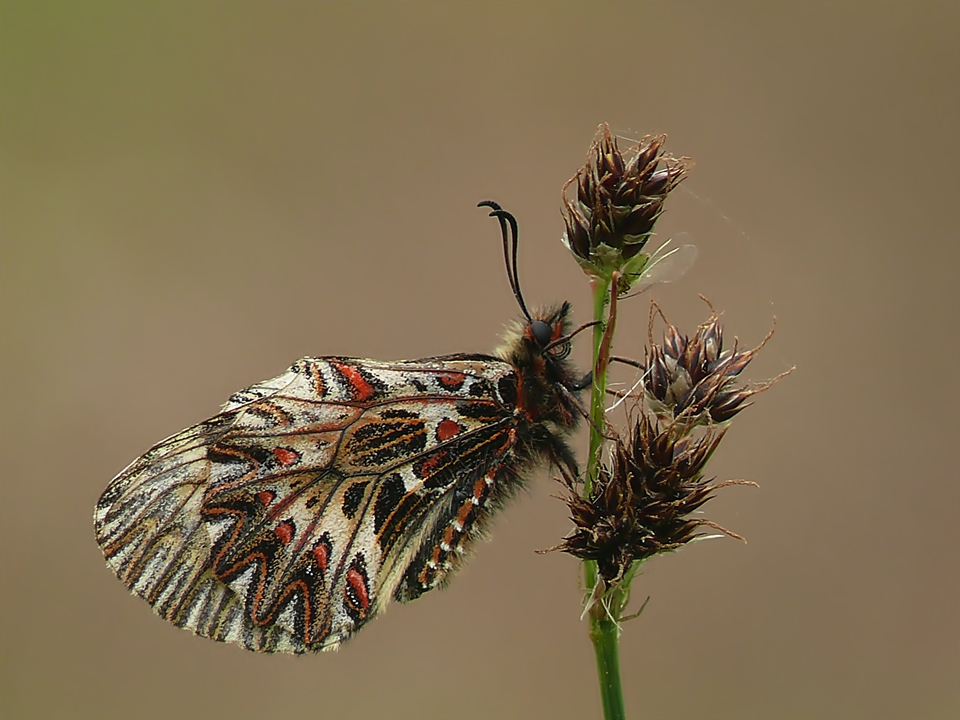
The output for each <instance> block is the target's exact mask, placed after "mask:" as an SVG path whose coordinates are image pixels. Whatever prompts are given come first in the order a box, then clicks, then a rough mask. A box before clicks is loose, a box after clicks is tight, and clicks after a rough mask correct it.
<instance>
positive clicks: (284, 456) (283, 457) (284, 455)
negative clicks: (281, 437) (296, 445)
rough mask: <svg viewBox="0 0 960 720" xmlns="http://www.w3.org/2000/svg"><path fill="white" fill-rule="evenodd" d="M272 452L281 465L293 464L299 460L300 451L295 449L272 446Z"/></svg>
mask: <svg viewBox="0 0 960 720" xmlns="http://www.w3.org/2000/svg"><path fill="white" fill-rule="evenodd" d="M273 454H274V455H275V456H276V458H277V462H278V463H280V464H281V465H283V466H285V467H286V466H289V465H295V464H296V463H297V461H299V460H300V453H298V452H297V451H296V450H290V449H289V448H282V447H278V448H274V449H273Z"/></svg>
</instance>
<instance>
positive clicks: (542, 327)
mask: <svg viewBox="0 0 960 720" xmlns="http://www.w3.org/2000/svg"><path fill="white" fill-rule="evenodd" d="M530 333H531V334H532V335H533V339H534V340H536V342H537V345H539V346H540V347H542V348H543V347H546V346H547V345H549V344H550V341H551V340H552V339H553V328H551V327H550V326H549V325H547V323H545V322H544V321H543V320H534V321H533V322H532V323H530Z"/></svg>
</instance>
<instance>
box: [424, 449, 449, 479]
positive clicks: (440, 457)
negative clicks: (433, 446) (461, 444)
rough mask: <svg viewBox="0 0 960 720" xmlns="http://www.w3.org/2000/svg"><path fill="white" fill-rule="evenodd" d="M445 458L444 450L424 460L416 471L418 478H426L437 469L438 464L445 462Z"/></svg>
mask: <svg viewBox="0 0 960 720" xmlns="http://www.w3.org/2000/svg"><path fill="white" fill-rule="evenodd" d="M446 458H447V453H446V451H444V450H441V451H440V452H437V453H434V454H433V455H431V456H430V457H428V458H427V459H426V460H424V461H423V462H422V463H420V469H419V471H418V474H419V475H420V477H427V476H428V475H429V474H430V473H432V472H433V471H434V470H436V469H437V467H438V466H439V465H440V463H441V462H443V461H444V460H446Z"/></svg>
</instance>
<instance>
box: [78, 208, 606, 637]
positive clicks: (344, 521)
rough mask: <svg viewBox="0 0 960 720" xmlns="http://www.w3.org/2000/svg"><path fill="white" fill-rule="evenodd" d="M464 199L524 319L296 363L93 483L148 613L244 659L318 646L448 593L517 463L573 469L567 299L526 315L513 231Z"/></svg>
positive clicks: (574, 390) (110, 553)
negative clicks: (458, 342)
mask: <svg viewBox="0 0 960 720" xmlns="http://www.w3.org/2000/svg"><path fill="white" fill-rule="evenodd" d="M480 205H481V206H486V207H489V208H491V213H490V214H491V216H493V217H496V218H497V219H498V220H499V222H500V230H501V237H502V240H503V252H504V259H505V264H506V266H507V276H508V279H509V282H510V286H511V289H512V290H513V293H514V296H515V297H516V299H517V301H518V303H519V305H520V309H521V311H522V313H523V319H522V321H520V322H519V323H517V324H516V326H515V327H513V328H512V329H511V330H510V332H508V334H507V335H506V337H505V340H504V344H503V346H502V347H500V348H499V349H498V350H497V351H496V352H495V353H494V354H492V355H483V354H457V355H444V356H438V357H428V358H422V359H419V360H404V361H397V362H381V361H377V360H366V359H351V358H344V357H316V358H314V357H306V358H303V359H301V360H298V361H297V362H295V363H294V364H293V365H292V366H291V367H290V368H289V369H288V370H287V371H286V372H285V373H283V374H281V375H279V376H277V377H275V378H273V379H272V380H266V381H264V382H260V383H257V384H255V385H252V386H250V387H249V388H247V389H245V390H242V391H240V392H238V393H235V394H234V395H233V396H232V397H231V398H230V400H229V401H228V402H227V403H226V404H225V405H224V406H223V409H222V410H221V411H220V412H219V413H218V414H217V415H214V416H213V417H211V418H210V419H208V420H204V421H203V422H201V423H199V424H197V425H194V426H193V427H190V428H187V429H186V430H183V431H182V432H179V433H177V434H176V435H173V436H171V437H169V438H167V439H166V440H163V441H162V442H160V443H158V444H157V445H155V446H154V447H153V448H151V449H150V450H148V451H147V452H146V453H145V454H144V455H142V456H141V457H139V458H138V459H136V460H134V461H133V462H132V463H131V464H130V465H128V466H127V467H126V468H125V469H124V470H123V471H122V472H120V474H119V475H117V476H116V477H115V478H114V479H113V481H112V482H111V483H110V484H109V485H108V487H107V488H106V490H105V491H104V493H103V494H102V495H101V497H100V499H99V501H98V503H97V505H96V510H95V514H94V522H95V528H96V536H97V542H98V543H99V545H100V548H101V549H102V551H103V554H104V557H105V558H106V561H107V565H108V566H109V567H110V569H111V570H112V571H113V572H114V573H115V574H116V576H117V577H118V578H119V579H120V580H121V581H122V582H123V583H124V585H126V586H127V587H128V588H129V589H130V590H131V591H132V592H133V593H134V594H135V595H138V596H140V597H141V598H143V599H144V600H146V601H147V602H148V603H150V605H152V606H153V609H154V610H155V611H156V612H157V613H158V614H159V615H160V616H161V617H163V618H165V619H166V620H169V621H170V622H171V623H173V624H174V625H177V626H179V627H182V628H186V629H189V630H192V631H193V632H194V633H196V634H197V635H201V636H203V637H207V638H212V639H214V640H220V641H226V642H233V643H237V644H239V645H241V646H242V647H244V648H247V649H249V650H255V651H261V652H278V651H279V652H292V653H304V652H316V651H321V650H331V649H336V648H337V647H338V646H339V645H340V644H341V643H342V642H343V641H344V640H346V639H347V638H349V637H350V636H351V635H353V634H354V633H355V632H357V630H359V629H360V628H361V627H363V625H364V624H365V623H367V622H368V621H369V620H371V619H372V618H374V617H375V616H376V615H377V614H379V613H380V612H381V611H382V610H383V609H384V607H385V606H386V605H387V603H388V602H389V601H390V600H391V599H394V600H397V601H400V602H409V601H411V600H414V599H416V598H417V597H419V596H420V595H422V594H423V593H425V592H427V591H428V590H431V589H433V588H435V587H438V586H441V585H443V584H444V583H446V582H447V581H448V580H449V578H450V577H451V575H452V574H453V573H454V572H455V571H456V570H457V569H458V568H459V567H460V566H461V565H462V563H463V561H464V559H465V556H466V555H467V554H468V550H469V549H470V548H471V546H472V545H473V543H474V542H475V540H476V539H477V538H478V537H479V536H482V532H483V528H484V527H485V526H486V525H487V523H488V520H489V518H490V517H491V515H492V514H493V513H495V512H496V510H497V509H498V508H500V507H501V506H502V505H503V503H504V501H506V500H507V499H508V498H509V497H510V496H511V495H513V494H514V493H515V492H516V491H517V489H518V488H520V487H522V485H523V484H524V482H525V478H527V477H528V476H529V475H530V473H531V471H533V470H534V469H536V468H538V467H542V466H544V465H546V464H552V465H553V466H555V467H557V468H559V469H560V471H561V472H562V473H564V474H565V475H568V476H571V477H576V475H577V463H576V460H575V458H574V455H573V452H572V450H571V449H570V447H569V445H568V442H567V439H568V437H569V435H570V434H571V433H572V432H573V430H574V429H575V428H576V426H577V424H578V420H579V417H580V415H581V414H583V410H582V408H581V407H580V405H579V402H578V393H579V392H580V391H581V390H582V389H583V388H584V387H586V386H587V385H588V384H589V382H590V379H589V374H588V375H586V376H581V375H580V374H578V373H577V372H576V370H575V369H574V368H573V366H572V364H571V363H570V361H569V360H568V359H567V356H568V354H569V352H570V340H571V338H572V337H573V335H575V334H576V332H578V331H579V330H577V331H574V332H573V333H571V330H570V328H571V322H570V319H569V315H570V305H569V303H563V304H562V305H559V306H557V307H554V308H548V309H545V310H541V311H538V312H536V313H534V314H531V313H530V312H528V310H527V307H526V304H525V303H524V300H523V296H522V294H521V292H520V285H519V279H518V275H517V238H518V229H517V222H516V220H515V219H514V217H513V216H512V215H511V214H510V213H508V212H506V211H504V210H503V209H502V208H500V206H499V205H497V204H496V203H493V202H491V201H484V202H483V203H480ZM508 229H509V233H508ZM508 236H509V237H508Z"/></svg>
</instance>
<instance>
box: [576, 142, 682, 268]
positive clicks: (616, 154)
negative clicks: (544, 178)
mask: <svg viewBox="0 0 960 720" xmlns="http://www.w3.org/2000/svg"><path fill="white" fill-rule="evenodd" d="M666 139H667V137H666V135H657V136H647V137H645V138H643V140H641V141H640V142H639V143H638V144H637V146H636V147H634V148H633V149H632V151H631V153H630V157H629V159H625V158H624V156H623V154H622V153H621V152H620V150H619V148H618V147H617V141H616V139H615V138H614V137H613V136H612V135H611V134H610V128H609V127H608V126H607V125H606V124H604V125H602V126H601V127H600V131H599V133H598V136H597V139H596V140H594V142H593V145H592V146H591V148H590V152H589V153H588V155H587V162H586V164H585V165H584V166H583V167H582V168H580V170H578V171H577V174H576V175H574V176H573V177H572V178H571V179H570V180H569V181H568V182H567V184H566V185H564V186H563V205H564V209H563V220H564V224H565V225H566V233H565V235H564V238H563V241H564V244H566V246H567V247H568V248H569V249H570V251H571V252H572V253H573V254H574V257H576V259H577V262H578V263H580V266H581V267H582V268H583V269H584V271H585V272H586V273H587V274H589V275H593V276H598V277H605V278H609V277H610V275H611V274H612V273H613V272H614V271H619V272H620V273H621V274H622V275H623V276H624V278H625V285H626V287H629V283H630V280H631V279H633V280H635V279H636V278H638V277H639V275H640V273H641V272H642V271H643V268H644V266H645V265H646V262H647V260H649V254H646V253H643V249H644V246H645V245H646V243H647V241H648V240H649V239H650V237H651V235H652V233H653V226H654V224H655V223H656V221H657V218H658V217H660V213H662V212H663V203H664V201H665V200H666V199H667V195H668V194H669V193H670V191H671V190H673V188H675V187H676V186H677V185H678V184H680V182H681V181H682V180H683V178H684V177H685V176H686V174H687V172H688V171H689V169H690V166H691V163H690V160H689V158H674V157H672V156H670V155H665V154H664V153H663V152H662V150H663V145H664V143H665V142H666ZM574 183H576V199H575V200H571V198H570V196H569V195H570V193H569V192H568V188H569V187H570V186H571V185H573V184H574Z"/></svg>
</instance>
